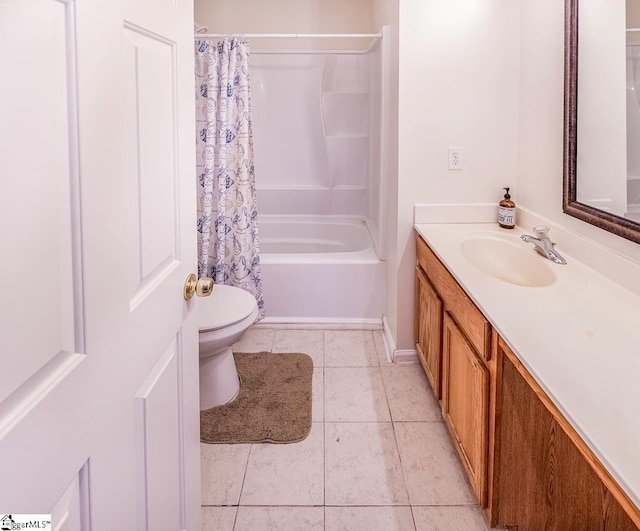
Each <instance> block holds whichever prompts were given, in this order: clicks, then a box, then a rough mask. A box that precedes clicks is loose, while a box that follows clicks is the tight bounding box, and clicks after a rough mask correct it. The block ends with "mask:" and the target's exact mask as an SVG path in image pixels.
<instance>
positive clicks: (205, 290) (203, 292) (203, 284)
mask: <svg viewBox="0 0 640 531" xmlns="http://www.w3.org/2000/svg"><path fill="white" fill-rule="evenodd" d="M212 291H213V279H212V278H210V277H201V278H199V279H198V283H197V284H196V295H197V296H198V297H208V296H209V295H211V292H212Z"/></svg>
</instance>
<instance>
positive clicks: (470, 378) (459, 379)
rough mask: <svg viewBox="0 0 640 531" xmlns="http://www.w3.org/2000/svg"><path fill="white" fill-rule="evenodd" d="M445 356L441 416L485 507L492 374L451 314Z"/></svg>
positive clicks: (444, 346) (446, 318) (446, 334)
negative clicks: (490, 380) (490, 378)
mask: <svg viewBox="0 0 640 531" xmlns="http://www.w3.org/2000/svg"><path fill="white" fill-rule="evenodd" d="M442 355H443V369H442V414H443V416H444V420H445V423H446V424H447V427H448V428H449V431H450V432H451V435H452V436H453V439H454V442H455V443H456V448H457V450H458V453H459V454H460V456H461V458H462V464H463V465H464V467H465V469H466V471H467V475H468V476H469V480H470V482H471V486H472V487H473V490H474V491H475V494H476V496H477V498H478V501H479V502H480V505H481V506H482V507H486V504H487V448H488V429H489V371H488V370H487V368H486V367H485V366H484V364H483V363H482V361H481V359H480V357H479V356H478V354H476V352H475V350H474V349H473V347H472V346H471V344H470V343H469V341H468V340H467V338H466V337H465V336H464V334H463V333H462V332H461V331H460V329H459V328H458V326H457V325H456V323H455V322H454V321H453V319H452V318H451V317H450V316H449V314H448V313H446V314H445V316H444V343H443V352H442Z"/></svg>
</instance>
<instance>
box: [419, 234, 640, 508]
mask: <svg viewBox="0 0 640 531" xmlns="http://www.w3.org/2000/svg"><path fill="white" fill-rule="evenodd" d="M415 229H416V231H417V232H418V233H419V234H420V235H421V236H422V237H423V238H424V239H425V241H426V242H427V243H428V244H429V246H430V247H431V248H432V249H433V250H434V251H435V253H436V254H437V256H438V257H439V258H440V260H441V261H442V262H443V263H444V264H445V265H446V266H447V268H448V269H449V270H450V271H451V273H452V274H453V276H454V277H455V278H456V279H457V280H458V282H459V283H460V284H461V285H462V287H463V288H464V289H465V291H466V292H467V293H468V294H469V296H470V297H471V299H473V301H474V302H475V303H476V305H477V306H478V307H479V308H480V309H481V310H482V312H483V313H484V315H485V316H486V317H487V319H489V321H490V322H491V324H492V325H493V327H494V328H495V329H496V330H497V331H498V333H499V334H500V335H501V336H502V338H503V339H504V340H505V341H506V343H507V344H508V345H509V346H510V347H511V348H512V350H513V351H514V353H515V354H516V355H517V356H518V358H519V359H520V360H521V361H522V363H523V365H524V366H525V367H526V368H527V369H528V370H529V372H530V373H531V375H532V376H533V377H534V378H535V379H536V380H537V381H538V383H539V384H540V386H541V387H542V388H543V389H544V390H545V392H546V393H547V394H548V396H549V397H550V398H551V400H553V402H554V403H555V404H556V406H557V407H558V408H559V409H560V411H562V413H563V414H564V415H565V417H566V418H567V420H568V421H569V422H570V423H571V424H572V425H573V427H574V428H575V429H576V431H577V432H578V433H579V434H580V435H581V436H582V438H583V439H584V441H585V442H586V443H587V444H588V445H589V447H590V448H591V449H592V450H593V452H594V453H595V454H596V456H597V457H598V458H599V459H600V461H601V462H602V464H603V465H604V466H605V467H606V468H607V470H608V471H609V472H610V474H611V475H612V476H613V477H614V478H615V479H616V481H617V482H618V483H619V485H620V487H621V488H622V489H623V490H624V491H625V492H626V493H627V495H628V496H629V498H630V499H631V500H632V501H633V503H635V505H636V506H637V507H639V508H640V297H638V296H637V295H636V294H634V293H632V292H631V291H629V290H626V289H624V288H623V287H621V286H620V285H618V284H616V283H614V282H612V281H611V280H610V279H608V278H607V277H605V276H603V275H601V274H600V273H598V272H596V271H594V270H592V269H590V268H588V267H586V266H585V265H583V264H581V263H579V262H578V261H577V260H575V259H573V258H572V256H571V255H568V254H566V253H565V252H563V249H562V248H560V247H558V248H557V249H558V251H559V252H560V253H561V254H562V255H563V256H564V258H565V259H566V260H567V264H566V265H557V264H554V263H553V262H551V261H550V260H547V259H545V258H543V257H542V256H539V255H538V254H537V253H535V252H534V250H533V245H532V244H528V243H525V242H523V241H521V240H520V235H521V234H524V233H525V232H527V231H524V230H522V229H521V228H519V227H516V228H515V229H513V230H506V229H501V228H500V227H499V226H498V225H497V223H465V224H456V223H454V224H416V225H415ZM527 233H528V234H531V232H527ZM496 234H498V237H499V238H502V239H505V238H506V239H509V240H511V241H512V242H513V243H514V244H518V245H520V244H521V245H522V246H523V247H524V248H529V249H531V260H541V261H542V262H544V264H545V265H548V267H549V268H551V270H552V272H553V274H554V276H555V282H554V283H553V284H551V285H550V286H547V287H527V286H519V285H515V284H511V283H507V282H504V281H502V280H499V279H497V278H495V277H493V276H492V275H489V274H487V273H484V272H482V271H480V270H479V269H477V268H476V267H475V266H474V265H472V264H471V263H470V262H469V261H468V260H467V259H466V258H465V257H464V255H463V254H462V251H461V249H460V245H461V243H462V242H463V241H464V240H467V239H470V238H475V237H485V236H491V235H496ZM638 282H640V278H639V279H638Z"/></svg>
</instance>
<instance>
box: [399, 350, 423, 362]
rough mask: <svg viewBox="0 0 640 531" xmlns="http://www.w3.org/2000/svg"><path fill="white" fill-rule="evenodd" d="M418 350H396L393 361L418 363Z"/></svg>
mask: <svg viewBox="0 0 640 531" xmlns="http://www.w3.org/2000/svg"><path fill="white" fill-rule="evenodd" d="M418 361H419V359H418V352H417V351H416V350H415V349H405V350H396V355H395V356H394V357H393V363H418Z"/></svg>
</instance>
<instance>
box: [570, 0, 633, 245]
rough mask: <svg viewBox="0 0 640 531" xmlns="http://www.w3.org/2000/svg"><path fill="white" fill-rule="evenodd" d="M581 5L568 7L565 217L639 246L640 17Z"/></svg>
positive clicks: (609, 6) (598, 4)
mask: <svg viewBox="0 0 640 531" xmlns="http://www.w3.org/2000/svg"><path fill="white" fill-rule="evenodd" d="M578 2H579V0H565V67H564V68H565V74H564V79H565V96H564V168H563V172H564V182H563V201H562V203H563V211H564V212H565V213H566V214H568V215H570V216H574V217H576V218H579V219H581V220H583V221H586V222H587V223H591V224H592V225H596V226H597V227H600V228H602V229H604V230H607V231H609V232H612V233H614V234H617V235H618V236H621V237H623V238H627V239H628V240H632V241H634V242H636V243H640V9H638V8H636V4H638V2H637V1H634V0H627V4H629V5H628V6H626V7H625V2H623V1H618V2H610V0H608V1H607V0H601V1H595V2H584V4H583V5H582V7H581V9H580V13H579V14H578ZM632 4H633V5H632ZM634 11H638V13H637V14H635V13H634ZM624 28H626V29H627V30H626V31H625V30H624ZM635 30H637V31H635ZM578 35H580V48H578ZM634 43H637V44H635V45H634ZM578 64H579V65H580V68H578ZM578 76H579V77H578ZM636 78H637V81H636ZM636 86H637V87H638V90H636V88H635V87H636ZM636 167H637V169H636Z"/></svg>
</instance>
